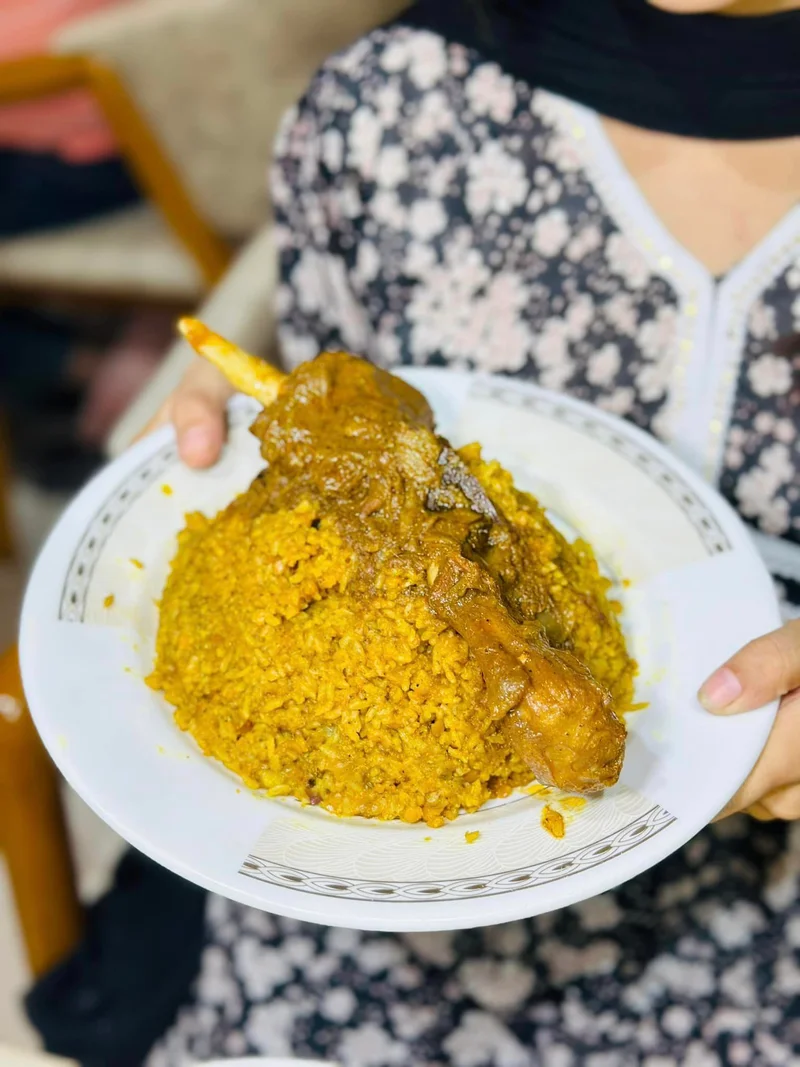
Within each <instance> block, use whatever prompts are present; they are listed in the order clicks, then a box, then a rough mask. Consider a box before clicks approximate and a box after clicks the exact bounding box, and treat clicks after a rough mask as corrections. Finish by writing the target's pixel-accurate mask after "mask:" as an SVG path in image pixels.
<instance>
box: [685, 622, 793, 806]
mask: <svg viewBox="0 0 800 1067" xmlns="http://www.w3.org/2000/svg"><path fill="white" fill-rule="evenodd" d="M777 698H782V700H781V706H780V710H779V711H778V715H777V718H776V720H775V725H774V726H773V727H772V732H771V733H770V735H769V739H768V740H767V744H766V747H765V748H764V751H763V753H762V754H761V758H760V759H759V761H758V763H757V764H756V765H755V767H754V768H753V771H752V773H751V774H750V777H749V778H748V779H747V781H746V782H745V783H744V785H743V786H742V788H741V789H740V790H739V792H738V793H737V794H736V796H735V797H733V799H732V800H731V801H730V803H729V804H728V805H727V806H726V807H725V809H724V810H723V811H722V812H721V814H720V816H719V817H720V818H722V817H723V816H725V815H732V814H733V813H734V812H737V811H747V812H749V814H751V815H753V816H755V818H757V819H800V621H795V622H789V623H787V624H786V625H785V626H784V627H782V628H781V629H780V630H776V631H775V632H774V633H771V634H767V636H766V637H760V638H758V640H757V641H752V642H751V643H750V644H749V645H746V646H745V647H744V648H743V649H742V650H741V652H737V653H736V655H735V656H734V657H733V659H730V660H728V662H727V663H726V664H725V665H724V666H723V667H720V669H719V670H718V671H716V672H715V673H714V674H712V676H711V677H710V678H709V679H708V681H707V682H706V683H705V685H704V686H703V687H702V689H701V690H700V703H701V704H702V705H703V706H704V707H705V708H706V709H707V710H708V711H710V712H713V713H714V714H716V715H737V714H739V713H740V712H743V711H753V710H754V709H755V708H761V707H763V706H764V705H765V704H769V703H770V702H771V701H773V700H775V699H777Z"/></svg>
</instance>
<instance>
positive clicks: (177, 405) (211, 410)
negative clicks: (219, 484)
mask: <svg viewBox="0 0 800 1067" xmlns="http://www.w3.org/2000/svg"><path fill="white" fill-rule="evenodd" d="M172 422H173V424H174V426H175V433H176V435H177V438H178V452H179V454H180V457H181V459H182V460H183V462H184V463H185V464H186V465H187V466H188V467H200V468H202V467H210V466H211V465H212V464H213V463H216V461H217V459H218V458H219V454H220V452H221V451H222V446H223V444H224V443H225V433H226V423H225V401H223V400H220V398H219V397H218V396H216V395H210V394H208V393H204V392H202V391H198V390H195V389H191V390H186V389H181V390H179V391H178V392H177V393H176V394H175V396H174V397H173V400H172Z"/></svg>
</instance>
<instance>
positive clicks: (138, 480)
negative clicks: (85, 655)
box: [58, 400, 254, 622]
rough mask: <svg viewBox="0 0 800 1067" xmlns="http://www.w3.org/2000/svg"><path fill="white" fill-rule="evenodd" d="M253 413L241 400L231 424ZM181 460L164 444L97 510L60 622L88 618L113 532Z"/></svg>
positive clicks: (64, 594)
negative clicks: (91, 593)
mask: <svg viewBox="0 0 800 1067" xmlns="http://www.w3.org/2000/svg"><path fill="white" fill-rule="evenodd" d="M253 414H254V411H253V405H252V404H251V403H249V402H247V401H246V400H245V401H243V402H238V400H237V401H236V402H235V403H234V406H233V407H232V409H231V412H230V418H229V421H230V424H231V426H239V425H241V424H242V423H244V422H250V421H252V418H253ZM177 459H178V450H177V448H176V446H175V444H174V443H172V444H168V445H164V447H163V448H160V449H159V450H158V452H156V453H155V454H154V455H152V456H150V457H149V458H148V459H146V460H144V461H143V462H142V463H141V464H140V465H139V466H138V467H137V468H136V469H135V470H133V471H131V473H130V474H129V475H128V477H127V478H126V479H125V481H124V482H122V484H121V485H118V486H117V488H116V489H115V490H114V492H113V493H112V494H111V495H110V496H109V497H108V498H107V499H106V500H105V502H104V503H103V506H102V507H101V508H100V510H99V511H97V512H96V513H95V515H94V517H93V519H92V521H91V522H90V523H89V525H88V527H87V528H86V530H85V531H84V534H83V537H82V538H81V540H80V543H79V545H78V547H77V549H76V550H75V554H74V555H73V557H72V560H71V561H70V565H69V569H68V571H67V576H66V579H65V581H64V588H63V590H62V591H61V605H60V607H59V610H58V618H59V621H60V622H83V621H84V617H85V614H86V597H87V595H88V592H89V586H90V585H91V582H92V575H93V574H94V569H95V567H96V566H97V561H98V560H99V559H100V556H101V554H102V551H103V549H104V548H105V545H106V542H107V541H108V539H109V537H110V536H111V533H112V531H113V530H114V528H115V527H116V525H117V523H118V522H119V521H120V519H122V518H123V517H124V516H125V514H126V513H127V511H128V509H129V508H130V507H131V505H132V504H133V503H135V501H137V500H138V499H139V497H140V496H141V495H142V493H144V491H145V490H146V489H148V488H149V487H150V486H151V485H152V484H153V482H156V481H158V480H159V478H162V477H163V476H164V474H165V473H166V472H167V471H168V470H169V469H170V467H172V465H173V464H174V463H175V462H176V461H177Z"/></svg>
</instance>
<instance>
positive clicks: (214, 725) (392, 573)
mask: <svg viewBox="0 0 800 1067" xmlns="http://www.w3.org/2000/svg"><path fill="white" fill-rule="evenodd" d="M460 455H461V457H462V459H464V461H465V462H466V463H467V465H468V466H469V468H470V470H471V471H472V473H473V474H475V475H476V477H477V478H478V479H479V480H480V482H481V483H482V485H483V487H484V488H485V489H486V491H487V493H488V494H489V496H490V498H491V499H492V501H493V502H494V503H495V504H496V505H497V506H498V507H499V508H500V509H501V510H502V511H503V513H504V514H505V515H506V517H507V518H508V519H509V520H510V521H511V522H512V523H513V524H514V525H516V526H517V527H518V528H520V529H522V530H524V532H525V533H524V535H525V538H526V541H527V543H528V545H529V550H530V556H531V558H532V559H534V560H535V561H536V564H537V567H538V568H539V570H540V572H541V575H542V579H543V582H544V583H545V585H546V588H547V590H548V592H549V596H550V609H549V611H548V631H551V632H552V633H553V634H555V635H556V639H557V641H558V643H560V644H561V645H562V646H563V647H567V648H570V649H572V650H573V651H574V652H575V653H576V655H577V656H578V657H579V658H580V659H581V660H582V661H583V662H584V663H585V664H586V665H587V666H588V667H589V669H590V670H591V671H592V673H593V674H594V676H595V678H596V679H597V680H598V681H599V682H601V683H603V684H604V685H605V686H607V688H608V689H609V690H610V691H611V693H612V696H613V698H614V704H615V707H616V709H617V710H618V711H619V712H624V711H626V710H627V709H628V708H629V707H630V706H631V700H632V694H633V677H634V674H635V664H634V663H633V661H632V660H631V659H630V657H629V655H628V653H627V650H626V647H625V640H624V637H623V634H622V631H621V628H620V624H619V618H618V615H619V610H620V608H619V605H618V604H616V603H615V602H613V601H611V600H609V598H608V596H607V594H608V590H609V587H610V583H609V582H608V580H607V579H606V578H604V577H603V576H602V575H601V574H600V571H599V569H598V566H597V562H596V560H595V557H594V554H593V553H592V550H591V548H590V547H589V546H588V545H587V544H585V543H584V542H576V543H574V544H570V543H568V542H567V541H566V540H565V539H564V538H563V537H562V536H561V535H560V534H559V533H558V532H557V531H556V530H555V529H554V528H553V527H552V525H551V524H550V523H549V522H548V520H547V518H546V516H545V514H544V511H543V510H542V508H541V507H540V506H539V505H538V503H537V502H536V501H535V500H534V499H533V497H531V496H529V495H527V494H524V493H521V492H519V491H517V490H516V489H515V488H514V485H513V481H512V478H511V475H510V474H509V473H508V472H507V471H505V470H504V469H503V468H502V467H501V466H500V465H499V464H498V463H494V462H484V461H483V460H482V459H481V455H480V450H479V448H478V447H477V446H470V447H468V448H465V449H462V450H461V451H460ZM356 566H357V560H356V557H355V554H354V553H353V551H352V549H350V548H348V546H347V544H346V542H345V540H344V538H343V537H342V536H341V533H340V531H339V530H338V529H337V524H336V520H335V519H334V518H332V517H331V516H329V515H322V514H320V513H319V510H318V509H317V507H315V505H314V504H312V503H311V502H309V501H307V500H306V501H301V502H300V503H299V504H298V505H297V506H295V507H293V508H292V509H287V510H278V511H270V510H266V509H265V507H264V500H263V494H262V493H261V491H260V487H259V482H258V481H256V482H255V483H254V484H253V486H251V488H250V489H249V490H248V491H247V492H246V493H244V494H243V495H242V496H240V497H238V498H237V499H236V500H234V501H233V503H231V504H230V505H229V506H228V507H227V508H225V509H224V510H223V511H221V512H220V513H219V514H218V515H217V516H216V517H215V518H213V519H208V518H205V517H204V516H202V515H200V514H192V515H189V516H187V523H186V527H185V529H184V530H183V531H182V532H181V534H180V535H179V539H178V551H177V554H176V556H175V559H174V561H173V563H172V567H171V572H170V575H169V578H168V581H167V584H166V587H165V589H164V593H163V598H162V601H161V604H160V624H159V631H158V638H157V646H156V664H155V668H154V670H153V673H152V675H151V676H150V678H149V679H148V684H149V685H150V686H151V687H152V688H154V689H156V690H160V691H162V692H163V693H164V695H165V696H166V698H167V700H168V701H169V702H170V703H171V704H172V705H173V706H174V707H175V709H176V710H175V718H176V721H177V723H178V725H179V726H180V727H181V729H183V730H187V731H188V732H189V733H190V734H191V735H192V736H193V737H194V738H195V740H196V741H197V743H198V744H199V745H200V747H201V749H202V750H203V752H204V753H206V754H207V755H209V756H213V757H215V758H216V759H218V760H220V761H221V762H222V763H223V764H224V765H225V766H226V767H227V768H229V769H230V770H231V771H233V772H235V773H236V774H237V775H239V776H240V777H241V779H242V780H243V781H244V782H245V784H246V785H248V786H250V787H252V788H255V789H264V790H266V791H267V793H268V794H269V795H270V796H293V797H296V798H297V799H298V800H300V801H302V802H305V803H310V804H321V805H322V806H323V807H325V808H326V809H328V810H329V811H331V812H334V813H335V814H337V815H342V816H353V815H360V816H364V817H367V818H378V819H401V820H403V821H405V822H409V823H416V822H420V821H424V822H426V823H427V824H428V825H429V826H440V825H442V823H443V822H444V821H446V820H448V819H453V818H455V817H456V816H457V815H458V813H459V811H461V810H465V811H474V810H476V809H477V808H479V807H480V806H481V805H482V804H483V803H484V802H485V801H487V800H489V799H490V798H492V797H500V796H505V795H507V794H508V793H510V792H511V791H512V790H513V789H514V788H515V787H516V786H519V785H523V784H525V783H527V782H529V781H530V780H531V772H530V770H529V769H528V768H527V767H526V766H525V765H524V764H523V763H522V762H521V761H520V760H519V758H518V757H517V756H515V754H514V752H513V751H512V750H511V748H510V747H509V745H508V743H507V742H506V741H504V739H503V737H502V736H501V733H500V731H499V730H498V729H497V723H496V722H493V721H492V719H491V717H490V715H489V714H488V711H487V707H486V699H485V697H486V690H485V686H484V681H483V677H482V675H481V671H480V670H479V668H478V666H477V664H476V662H475V660H474V659H473V657H472V655H471V654H470V652H469V651H468V648H467V645H466V642H465V641H464V640H463V639H462V638H461V637H460V636H459V635H458V634H457V633H456V632H455V631H454V630H452V629H451V628H450V627H449V626H448V625H447V624H446V623H444V622H443V621H442V620H441V619H439V618H438V617H437V616H436V614H435V613H434V612H433V610H432V609H431V607H430V605H429V603H428V599H427V597H426V596H425V593H424V590H425V588H426V583H425V581H424V575H420V574H419V573H417V571H416V569H415V568H414V566H413V565H412V564H410V563H409V562H408V560H404V561H403V562H397V563H396V564H395V565H394V566H389V567H387V568H386V569H385V570H384V571H383V572H382V573H381V577H380V584H379V587H378V588H377V589H376V591H375V595H374V596H373V597H372V598H370V599H369V600H367V601H365V600H363V599H355V598H354V597H353V596H351V595H350V594H349V592H348V585H349V583H350V581H351V579H352V577H353V574H354V568H355V567H356ZM551 640H553V637H551Z"/></svg>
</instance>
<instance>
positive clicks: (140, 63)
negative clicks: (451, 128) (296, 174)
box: [55, 0, 408, 238]
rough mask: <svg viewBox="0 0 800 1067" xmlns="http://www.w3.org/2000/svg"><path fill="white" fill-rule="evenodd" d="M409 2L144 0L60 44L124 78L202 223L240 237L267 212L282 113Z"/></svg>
mask: <svg viewBox="0 0 800 1067" xmlns="http://www.w3.org/2000/svg"><path fill="white" fill-rule="evenodd" d="M407 4H408V0H139V2H138V3H137V4H135V5H132V6H129V5H124V7H123V8H121V9H112V10H111V11H109V12H108V13H101V14H99V15H96V16H93V17H91V18H89V19H86V20H81V21H80V22H78V23H77V24H75V25H74V26H71V27H68V28H67V29H66V30H65V31H62V33H61V34H60V36H59V37H58V39H57V41H56V42H55V47H56V49H57V50H59V51H62V52H73V53H74V52H80V53H84V54H91V55H94V56H96V57H98V58H101V59H103V60H105V61H106V62H107V63H108V64H109V65H110V66H112V67H113V68H114V69H115V70H116V71H117V72H118V73H119V74H120V75H121V77H122V78H123V80H124V81H125V83H126V85H127V86H128V88H129V90H130V91H131V93H132V95H133V97H134V99H135V100H136V102H137V103H138V104H139V106H140V107H141V109H142V111H143V112H144V114H145V116H146V118H147V119H148V120H149V122H150V123H151V125H152V127H153V130H154V132H155V133H156V135H157V136H158V137H159V139H160V141H161V143H162V145H163V146H164V148H165V149H166V151H167V153H168V154H169V156H170V157H171V158H172V160H173V163H174V164H175V165H176V167H177V169H178V171H179V173H180V174H181V177H182V178H183V180H184V181H185V183H186V185H187V188H188V189H189V190H190V192H191V194H192V196H193V198H194V200H195V202H196V204H197V206H198V208H199V209H200V211H201V212H202V213H203V215H204V216H205V217H206V219H207V220H208V221H209V222H210V223H211V224H212V225H213V226H214V227H215V228H216V229H217V230H218V231H219V232H221V233H223V234H225V235H227V236H230V237H233V238H244V237H246V236H248V235H249V234H251V233H252V232H254V230H255V229H256V228H257V227H258V226H259V225H260V224H261V223H263V222H264V221H265V219H266V218H267V216H268V201H267V193H266V189H267V171H268V166H269V160H270V155H271V150H272V143H273V140H274V137H275V134H276V131H277V127H278V124H279V122H280V118H281V115H282V114H283V113H284V111H285V110H286V109H287V108H288V107H290V106H291V104H293V103H294V102H295V101H296V100H297V99H298V98H299V96H300V95H301V94H302V92H303V90H304V89H305V87H306V86H307V84H308V81H309V79H310V78H311V76H312V74H313V73H314V71H315V70H316V69H317V67H318V66H319V65H320V63H321V62H322V61H323V60H324V59H325V57H326V56H327V55H330V54H331V53H332V52H334V51H337V50H338V49H340V48H343V47H344V46H345V45H347V44H349V43H350V42H351V41H354V40H355V39H356V38H357V37H358V36H360V35H361V34H363V33H365V32H367V31H368V30H370V29H372V28H374V27H375V26H377V25H379V24H380V23H381V22H383V21H385V20H386V19H388V18H391V17H392V16H393V15H395V14H397V13H398V12H399V11H401V10H402V9H403V8H404V7H406V6H407ZM121 27H123V28H124V32H120V28H121Z"/></svg>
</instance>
